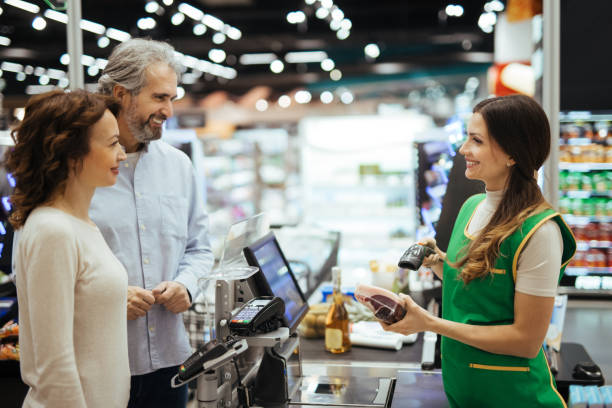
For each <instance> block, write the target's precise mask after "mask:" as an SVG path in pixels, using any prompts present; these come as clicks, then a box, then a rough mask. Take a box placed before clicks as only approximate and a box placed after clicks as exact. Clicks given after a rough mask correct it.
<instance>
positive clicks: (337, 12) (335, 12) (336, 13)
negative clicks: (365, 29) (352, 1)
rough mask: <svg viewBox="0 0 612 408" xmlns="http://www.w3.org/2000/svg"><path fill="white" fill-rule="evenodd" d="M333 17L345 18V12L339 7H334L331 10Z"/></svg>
mask: <svg viewBox="0 0 612 408" xmlns="http://www.w3.org/2000/svg"><path fill="white" fill-rule="evenodd" d="M331 17H332V19H334V20H338V21H340V20H342V19H343V18H344V12H343V11H342V10H340V9H339V8H338V7H334V9H333V10H332V12H331Z"/></svg>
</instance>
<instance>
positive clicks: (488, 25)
mask: <svg viewBox="0 0 612 408" xmlns="http://www.w3.org/2000/svg"><path fill="white" fill-rule="evenodd" d="M495 23H497V15H496V14H495V13H493V12H486V13H482V14H481V15H480V17H479V18H478V27H480V29H481V30H482V31H484V32H485V33H490V32H492V31H493V26H494V25H495Z"/></svg>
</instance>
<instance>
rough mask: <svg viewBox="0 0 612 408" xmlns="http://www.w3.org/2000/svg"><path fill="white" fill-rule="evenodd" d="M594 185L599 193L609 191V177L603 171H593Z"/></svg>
mask: <svg viewBox="0 0 612 408" xmlns="http://www.w3.org/2000/svg"><path fill="white" fill-rule="evenodd" d="M593 187H594V189H595V191H597V192H598V193H606V192H607V191H608V178H607V176H606V174H605V173H603V172H601V171H598V172H595V173H593Z"/></svg>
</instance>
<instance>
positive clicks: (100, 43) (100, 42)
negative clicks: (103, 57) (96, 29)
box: [98, 35, 110, 48]
mask: <svg viewBox="0 0 612 408" xmlns="http://www.w3.org/2000/svg"><path fill="white" fill-rule="evenodd" d="M109 44H110V40H109V39H108V37H107V36H105V35H103V36H102V37H100V38H98V47H100V48H106V47H108V45H109Z"/></svg>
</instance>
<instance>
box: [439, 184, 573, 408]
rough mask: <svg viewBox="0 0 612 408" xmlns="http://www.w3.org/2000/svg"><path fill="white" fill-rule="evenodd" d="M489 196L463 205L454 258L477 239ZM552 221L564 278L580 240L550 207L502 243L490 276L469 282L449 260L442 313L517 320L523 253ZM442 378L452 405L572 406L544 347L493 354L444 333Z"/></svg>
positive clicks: (479, 320)
mask: <svg viewBox="0 0 612 408" xmlns="http://www.w3.org/2000/svg"><path fill="white" fill-rule="evenodd" d="M484 198H485V195H484V194H478V195H475V196H472V197H470V198H469V199H468V200H467V201H466V202H465V204H464V205H463V207H462V208H461V211H460V212H459V215H458V216H457V220H456V222H455V226H454V227H453V233H452V235H451V239H450V242H449V246H448V252H447V256H448V259H449V260H450V261H452V262H455V261H457V259H458V258H459V257H460V256H461V255H462V253H461V252H460V250H461V249H462V248H464V247H465V246H466V245H467V244H468V243H469V241H470V239H471V238H473V237H468V236H467V232H466V230H467V226H468V225H469V222H470V220H471V218H472V216H473V215H474V211H475V210H476V207H477V206H478V205H479V204H480V203H481V202H482V201H483V200H484ZM549 219H553V220H554V221H556V222H557V224H558V225H559V227H560V229H561V235H562V237H563V257H562V265H561V273H560V275H559V279H561V275H563V271H564V270H565V266H566V265H567V263H568V262H569V260H570V259H571V257H572V256H573V255H574V252H575V251H576V241H575V239H574V236H573V235H572V232H571V230H570V229H569V227H568V226H567V225H566V224H565V222H564V221H563V219H562V218H561V216H560V215H559V214H558V213H556V212H554V211H553V210H545V211H543V212H541V213H538V214H535V215H532V216H530V217H528V218H527V219H526V220H525V222H524V223H523V225H522V226H521V228H518V229H517V231H515V232H514V233H513V234H512V235H510V236H509V237H508V238H506V239H505V240H504V241H503V242H502V244H501V247H500V257H499V258H498V259H497V261H496V263H495V268H493V269H492V270H491V272H492V273H490V274H488V275H487V276H486V277H485V278H484V279H479V278H477V279H474V280H473V281H471V282H470V283H468V284H467V285H465V284H464V283H463V281H462V280H459V279H457V275H458V271H457V270H456V269H454V268H452V267H451V266H450V265H449V264H448V263H446V262H445V263H444V279H443V281H442V283H443V288H442V293H443V294H442V317H443V318H444V319H447V320H452V321H455V322H459V323H465V324H475V325H504V324H512V323H513V321H514V283H515V280H516V267H517V262H518V257H519V254H520V252H521V250H522V248H523V246H524V245H525V244H526V243H527V240H528V239H529V237H530V236H531V235H532V234H533V233H534V232H535V231H536V229H537V228H538V227H540V226H541V225H542V224H543V223H544V222H545V221H547V220H549ZM442 377H443V380H444V390H445V392H446V395H447V397H448V400H449V403H450V405H451V406H452V407H462V408H471V407H486V406H495V407H512V408H515V407H521V408H526V407H566V405H565V402H564V401H563V398H562V397H561V396H560V395H559V393H558V392H557V389H556V385H555V382H554V379H553V376H552V375H551V373H550V369H549V367H548V363H547V362H546V359H545V357H544V352H543V350H542V349H540V352H539V353H538V355H537V357H535V358H533V359H529V358H522V357H515V356H509V355H502V354H494V353H489V352H486V351H483V350H480V349H477V348H475V347H472V346H468V345H467V344H464V343H461V342H459V341H456V340H453V339H451V338H448V337H444V336H443V337H442Z"/></svg>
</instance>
